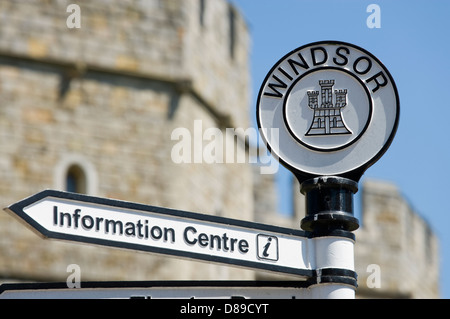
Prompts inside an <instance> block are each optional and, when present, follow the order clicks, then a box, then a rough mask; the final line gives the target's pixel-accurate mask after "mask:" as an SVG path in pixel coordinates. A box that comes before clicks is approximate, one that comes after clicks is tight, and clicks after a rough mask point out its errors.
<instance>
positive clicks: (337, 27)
mask: <svg viewBox="0 0 450 319" xmlns="http://www.w3.org/2000/svg"><path fill="white" fill-rule="evenodd" d="M231 2H233V3H235V4H236V5H237V7H238V8H239V9H240V11H241V13H242V14H243V15H244V17H245V19H246V21H247V23H248V25H249V30H250V35H251V38H252V47H251V54H250V60H251V74H252V81H253V83H252V90H253V92H252V107H251V110H250V112H251V117H252V119H253V120H254V118H255V104H256V96H257V93H258V90H259V87H260V85H261V83H262V81H263V80H264V77H265V75H266V74H267V73H268V72H269V70H270V68H271V67H272V66H273V65H274V64H275V63H276V62H277V61H278V60H279V59H280V58H282V57H283V56H284V55H285V54H286V53H288V52H290V51H291V50H293V49H295V48H297V47H299V46H301V45H304V44H308V43H311V42H316V41H321V40H338V41H343V42H349V43H353V44H355V45H357V46H360V47H362V48H364V49H366V50H368V51H369V52H371V53H372V54H374V55H375V56H376V57H377V58H378V59H379V60H381V61H382V62H383V64H384V65H385V66H386V67H387V69H388V70H389V71H390V73H391V75H392V76H393V78H394V81H395V83H396V85H397V88H398V92H399V96H400V109H401V110H400V124H399V127H398V131H397V135H396V137H395V138H394V141H393V143H392V145H391V147H390V148H389V150H388V151H387V152H386V154H385V155H384V156H383V157H382V158H381V159H380V160H379V161H378V162H377V163H375V164H374V165H373V166H372V167H370V168H369V169H368V170H367V171H366V173H365V174H364V176H363V178H362V181H364V179H366V178H374V179H383V180H387V181H390V182H392V183H394V184H396V185H397V186H398V187H399V189H400V190H401V192H402V194H403V195H404V196H405V197H406V198H407V200H408V201H409V202H410V203H411V205H412V207H413V208H414V209H415V210H416V211H417V212H418V213H419V215H421V216H422V217H423V218H424V219H425V220H427V221H428V222H429V223H430V225H431V227H432V229H433V230H434V231H435V232H436V233H437V235H438V237H439V239H440V249H441V295H442V297H443V298H450V272H448V271H445V269H448V268H449V267H450V248H449V247H448V245H449V244H450V232H449V231H448V228H449V226H450V206H448V205H446V199H447V198H448V197H450V194H449V190H450V167H449V164H450V141H449V139H450V87H449V86H448V85H449V84H450V79H449V72H450V43H449V41H448V40H449V31H450V26H449V25H448V20H449V16H450V1H443V0H395V1H392V0H390V1H389V0H387V1H378V0H372V1H362V0H326V1H325V0H323V1H322V0H277V1H275V0H232V1H231ZM370 4H377V5H378V6H379V8H380V15H379V17H380V22H381V25H380V28H369V27H368V26H367V23H366V21H367V18H368V17H369V16H370V15H371V12H367V11H366V9H367V7H368V6H369V5H370ZM447 94H449V95H447ZM290 178H291V174H290V173H289V172H287V171H286V170H284V169H283V170H282V171H280V173H279V174H278V176H277V179H278V180H279V184H280V190H281V193H282V194H283V193H284V192H283V189H284V187H285V185H287V183H288V181H289V179H290ZM282 196H287V195H282ZM356 200H358V198H356ZM280 202H288V201H286V200H281V201H280ZM289 209H290V208H289V207H288V206H285V205H280V210H281V211H282V212H283V211H284V212H286V211H289Z"/></svg>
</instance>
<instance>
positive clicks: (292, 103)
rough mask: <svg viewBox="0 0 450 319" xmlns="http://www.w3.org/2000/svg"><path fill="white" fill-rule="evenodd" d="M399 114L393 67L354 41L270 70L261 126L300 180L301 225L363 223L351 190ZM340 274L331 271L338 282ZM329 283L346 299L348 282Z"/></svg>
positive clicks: (299, 54)
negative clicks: (302, 197)
mask: <svg viewBox="0 0 450 319" xmlns="http://www.w3.org/2000/svg"><path fill="white" fill-rule="evenodd" d="M399 113H400V107H399V97H398V92H397V88H396V86H395V83H394V80H393V78H392V76H391V75H390V73H389V71H388V70H387V69H386V67H385V66H384V65H383V64H382V63H381V62H380V61H379V60H378V59H377V58H376V57H375V56H374V55H372V54H371V53H370V52H368V51H366V50H364V49H362V48H360V47H358V46H355V45H353V44H349V43H345V42H338V41H322V42H315V43H311V44H308V45H304V46H302V47H299V48H297V49H295V50H293V51H291V52H289V53H288V54H286V55H285V56H284V57H283V58H282V59H281V60H279V61H278V62H277V63H276V64H275V65H274V66H273V67H272V69H271V70H270V71H269V73H268V74H267V76H266V78H265V80H264V81H263V84H262V86H261V89H260V91H259V95H258V102H257V122H258V126H259V128H260V132H262V136H263V139H264V140H265V142H266V145H267V147H268V149H269V150H270V151H271V153H272V155H273V156H275V157H276V158H278V159H279V161H280V162H281V163H282V164H283V165H284V166H285V167H286V168H287V169H289V170H290V171H291V172H292V173H293V174H294V175H295V176H296V178H297V179H298V180H299V182H300V185H301V189H300V191H301V192H302V193H303V194H305V198H306V216H305V218H304V219H303V220H302V221H301V227H302V229H304V230H306V231H309V232H311V233H312V235H311V237H312V238H315V237H317V236H325V237H332V236H335V235H336V234H341V235H342V234H348V233H350V232H351V231H354V230H356V229H357V228H358V227H359V223H358V220H357V219H356V218H355V217H354V216H353V194H354V193H356V192H357V190H358V181H359V179H360V178H361V176H362V174H363V173H364V172H365V170H366V169H367V168H369V167H370V166H371V165H373V164H374V163H375V162H376V161H377V160H378V159H379V158H380V157H381V156H382V155H383V154H384V153H385V152H386V150H387V148H388V147H389V146H390V144H391V142H392V140H393V138H394V135H395V133H396V130H397V126H398V121H399ZM274 132H275V133H274ZM339 245H340V243H333V247H331V246H326V245H324V247H323V248H322V249H324V250H327V249H328V250H331V249H339V248H338V246H339ZM330 255H332V254H330ZM351 258H352V259H353V256H352V257H351ZM327 267H328V268H329V270H330V269H334V268H335V267H336V265H333V264H332V263H330V264H329V265H328V266H327ZM317 271H320V267H319V269H318V270H317ZM339 278H340V275H339V274H336V276H334V279H335V280H336V282H337V281H339ZM347 288H348V286H347ZM355 288H356V287H353V290H354V289H355ZM319 289H320V288H319ZM324 289H330V291H335V292H337V295H338V296H339V297H343V295H341V294H340V293H339V292H338V291H339V290H341V289H344V290H345V287H343V286H342V285H340V284H335V285H334V287H332V288H330V287H329V285H328V284H327V287H326V288H325V287H324ZM348 294H349V295H351V292H348ZM353 295H354V293H353Z"/></svg>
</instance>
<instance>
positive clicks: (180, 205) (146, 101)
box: [0, 0, 253, 281]
mask: <svg viewBox="0 0 450 319" xmlns="http://www.w3.org/2000/svg"><path fill="white" fill-rule="evenodd" d="M72 3H73V1H69V0H67V1H64V0H63V1H32V2H30V1H13V0H11V1H1V3H0V15H1V19H0V106H1V107H0V149H1V152H0V168H1V169H0V181H1V182H0V205H2V207H6V206H7V205H9V204H11V203H13V202H16V201H18V200H20V199H22V198H25V197H27V196H30V195H31V194H34V193H36V192H38V191H41V190H43V189H46V188H51V189H59V190H70V191H78V192H83V193H86V194H88V195H94V196H100V197H109V198H116V199H122V200H127V201H132V202H139V203H145V204H150V205H156V206H164V207H171V208H177V209H183V210H190V211H194V212H200V213H207V214H217V215H222V216H227V217H232V218H239V219H246V220H252V219H253V192H252V169H251V166H250V165H248V163H237V162H236V163H227V164H226V165H225V164H222V165H221V164H214V165H213V164H208V163H205V161H203V160H202V159H203V158H202V151H203V150H202V142H203V140H204V138H206V137H205V136H204V135H203V134H204V132H205V131H206V130H207V129H208V128H210V127H214V128H220V129H225V128H227V127H243V128H247V127H249V114H248V105H249V91H250V90H249V61H248V51H249V36H248V30H247V26H246V24H245V22H244V21H243V19H242V16H241V15H240V14H239V12H238V11H237V10H236V8H235V7H233V6H232V5H231V4H230V3H228V2H227V1H226V0H208V1H197V0H188V1H186V0H164V1H160V0H145V1H140V0H130V1H122V0H114V1H89V0H80V1H77V2H76V4H77V5H78V7H79V11H78V12H77V11H76V10H75V9H72V8H73V6H70V7H69V5H71V4H72ZM77 13H78V14H79V17H77V16H73V14H77ZM77 18H79V19H80V20H79V21H78V22H79V28H78V27H76V23H73V22H74V21H73V19H77ZM74 25H75V27H74ZM196 123H197V124H198V123H199V124H200V126H198V125H197V126H195V125H194V124H196ZM177 128H180V129H183V130H184V131H186V132H188V133H190V134H191V135H192V138H191V142H192V146H191V147H190V150H191V151H192V152H191V157H190V159H191V162H190V163H189V162H188V163H186V162H183V163H178V162H177V161H176V159H174V158H173V157H174V156H177V154H173V146H174V144H176V143H177V142H178V141H179V140H180V138H181V137H180V136H177V135H176V134H174V132H176V129H177ZM227 138H233V139H235V138H236V137H233V136H231V137H227ZM205 144H206V141H205ZM236 144H237V146H236V147H237V148H242V147H243V146H242V145H245V144H243V143H236ZM244 151H245V150H244ZM196 159H200V160H196ZM0 256H1V258H0V276H1V277H2V278H4V279H5V280H6V279H8V278H9V279H18V280H51V281H54V280H62V281H65V278H67V276H68V273H67V271H66V269H67V266H68V265H69V264H77V265H79V266H80V269H81V279H82V280H164V279H252V278H253V275H252V271H246V270H241V269H235V268H231V267H224V266H217V265H209V264H206V263H199V262H194V261H180V260H178V259H175V258H169V257H164V258H163V257H157V256H152V255H148V254H142V253H135V252H129V251H121V250H117V249H108V248H99V247H91V246H86V245H80V244H76V243H66V242H56V241H54V242H53V241H47V240H43V239H40V238H39V237H37V236H36V234H34V233H32V232H31V231H30V230H28V229H27V228H25V227H24V226H23V225H21V224H18V223H17V222H16V220H15V219H13V218H12V217H10V216H8V215H6V213H4V212H1V213H0Z"/></svg>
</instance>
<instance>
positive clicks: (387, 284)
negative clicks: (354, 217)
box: [355, 180, 440, 298]
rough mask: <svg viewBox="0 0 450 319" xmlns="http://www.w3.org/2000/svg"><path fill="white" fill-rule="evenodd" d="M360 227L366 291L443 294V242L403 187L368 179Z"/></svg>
mask: <svg viewBox="0 0 450 319" xmlns="http://www.w3.org/2000/svg"><path fill="white" fill-rule="evenodd" d="M362 201H363V203H362V204H363V205H362V207H363V209H362V218H361V221H360V222H361V227H360V229H359V230H357V231H356V232H355V234H356V238H357V245H356V246H355V254H356V271H357V273H358V282H359V288H358V292H359V294H360V295H361V296H367V297H377V296H391V297H396V298H402V297H403V298H438V297H439V263H440V260H439V244H438V238H437V237H436V235H435V234H434V233H433V231H432V229H431V228H430V226H429V224H428V223H427V222H426V221H425V220H424V219H423V218H422V217H421V216H420V215H419V214H418V213H417V212H415V211H414V209H413V207H412V206H411V205H410V203H409V202H408V201H407V200H406V199H405V198H404V197H403V196H402V194H401V193H400V191H399V189H398V188H397V187H396V186H395V185H392V184H390V183H387V182H381V181H374V180H368V181H366V182H365V183H364V186H363V193H362Z"/></svg>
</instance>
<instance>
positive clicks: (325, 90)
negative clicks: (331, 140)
mask: <svg viewBox="0 0 450 319" xmlns="http://www.w3.org/2000/svg"><path fill="white" fill-rule="evenodd" d="M319 85H320V98H321V104H320V106H319V91H308V92H307V94H308V106H309V107H310V108H311V109H313V110H314V117H313V121H312V123H311V126H310V127H309V129H308V131H307V132H306V134H305V135H306V136H315V135H338V134H352V132H351V131H350V130H349V129H348V128H347V126H346V125H345V123H344V120H343V118H342V113H341V109H342V108H344V107H345V106H346V105H347V90H346V89H342V90H335V91H334V96H335V102H334V104H333V86H334V80H319Z"/></svg>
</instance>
